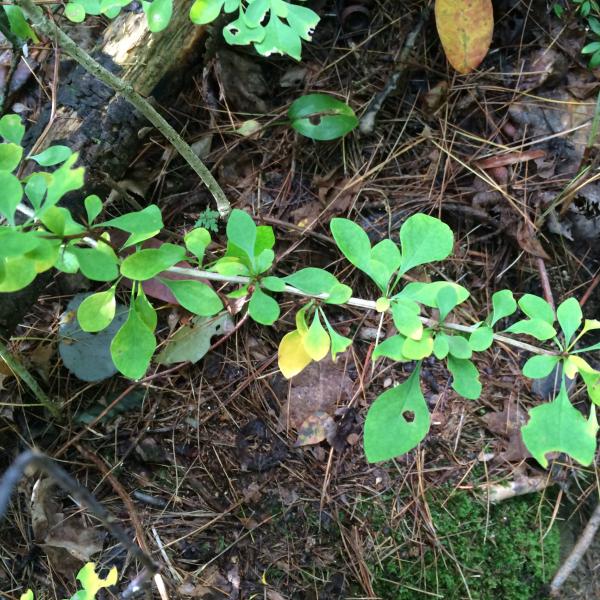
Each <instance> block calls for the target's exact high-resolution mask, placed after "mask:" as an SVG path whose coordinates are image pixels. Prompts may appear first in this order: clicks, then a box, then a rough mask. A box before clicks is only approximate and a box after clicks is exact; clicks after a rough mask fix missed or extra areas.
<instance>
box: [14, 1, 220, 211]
mask: <svg viewBox="0 0 600 600" xmlns="http://www.w3.org/2000/svg"><path fill="white" fill-rule="evenodd" d="M16 3H17V5H18V6H20V7H21V9H22V10H23V12H24V13H25V15H26V16H27V17H28V18H29V20H30V21H31V25H32V26H33V27H34V28H35V29H37V30H38V31H40V32H41V33H43V34H44V35H46V36H47V37H49V38H56V39H57V40H58V43H59V44H60V46H61V48H62V49H63V50H64V51H65V52H66V53H67V54H68V55H69V56H70V57H71V58H72V59H73V60H75V61H76V62H78V63H79V64H80V65H81V66H82V67H83V68H84V69H85V70H86V71H88V72H89V73H91V74H92V75H93V76H94V77H96V78H97V79H99V80H100V81H101V82H102V83H104V84H106V85H107V86H108V87H110V88H112V89H113V90H114V91H115V92H117V93H119V94H121V95H122V96H123V98H125V99H126V100H127V101H128V102H129V103H130V104H132V105H133V106H134V107H135V108H136V109H137V110H138V111H139V112H140V113H142V114H143V115H144V116H145V117H146V118H147V119H148V121H150V122H151V123H152V124H153V125H154V126H155V127H156V128H157V129H158V130H159V131H160V132H161V133H162V134H163V135H164V136H165V138H166V139H167V140H168V141H169V142H170V143H171V144H172V145H173V147H174V148H175V149H176V150H177V151H178V152H179V154H181V156H182V157H183V158H184V159H185V160H186V161H187V163H188V164H189V165H190V167H192V169H194V171H195V172H196V173H197V174H198V176H199V177H200V179H202V181H203V182H204V185H206V187H207V188H208V191H209V192H210V193H211V194H212V196H213V198H214V199H215V202H216V204H217V210H218V211H219V213H220V215H221V216H223V217H225V216H227V215H228V214H229V212H230V210H231V207H230V204H229V201H228V200H227V197H226V196H225V192H223V190H222V189H221V187H220V186H219V184H218V183H217V181H216V179H215V178H214V177H213V176H212V174H211V172H210V171H209V170H208V168H207V167H206V165H205V164H204V163H203V162H202V161H201V160H200V159H199V158H198V156H197V155H196V154H195V153H194V151H193V150H192V149H191V148H190V146H189V145H188V144H187V143H186V142H185V141H184V140H183V139H182V137H181V136H180V135H179V134H178V133H177V131H175V129H173V127H171V125H169V123H168V122H167V121H166V120H165V119H164V117H163V116H162V115H161V114H160V113H159V112H158V111H157V110H156V109H155V108H154V107H153V106H152V105H151V104H150V103H149V102H148V100H146V99H145V98H144V97H143V96H141V95H140V94H138V93H137V92H136V91H135V90H134V89H133V86H131V85H130V84H128V83H125V82H124V81H123V80H122V79H120V78H119V77H117V76H116V75H113V74H112V73H111V72H110V71H109V70H108V69H106V68H104V67H103V66H102V65H101V64H100V63H98V62H97V61H96V60H94V59H93V58H92V57H91V56H90V55H89V54H88V53H87V52H86V51H85V50H83V48H80V47H79V46H78V45H77V44H76V43H75V42H74V41H73V40H72V39H71V38H70V37H69V36H68V35H67V34H66V33H65V32H64V31H62V29H60V28H59V27H58V26H57V25H56V24H55V23H53V22H52V21H51V20H50V19H48V18H47V17H46V16H45V15H44V11H43V10H42V9H41V8H40V7H39V6H36V4H35V3H34V2H33V1H32V0H16Z"/></svg>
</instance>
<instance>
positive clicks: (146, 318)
mask: <svg viewBox="0 0 600 600" xmlns="http://www.w3.org/2000/svg"><path fill="white" fill-rule="evenodd" d="M133 303H134V305H135V310H136V311H137V314H138V315H139V316H140V319H141V320H142V321H143V322H144V324H145V325H146V327H147V328H148V329H149V330H150V331H152V332H154V331H155V330H156V325H157V323H158V315H157V314H156V310H155V308H154V306H152V304H150V302H149V300H148V298H147V297H146V294H145V293H144V289H143V288H142V286H141V285H139V286H138V290H137V294H136V297H135V300H134V302H133Z"/></svg>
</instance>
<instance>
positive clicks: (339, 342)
mask: <svg viewBox="0 0 600 600" xmlns="http://www.w3.org/2000/svg"><path fill="white" fill-rule="evenodd" d="M321 315H322V316H323V320H324V321H325V327H327V333H329V338H330V339H331V359H332V360H333V362H335V361H336V360H337V355H338V354H341V353H342V352H346V350H348V348H349V347H350V346H351V345H352V340H351V339H350V338H347V337H345V336H343V335H341V334H339V333H338V332H337V331H336V330H335V329H334V328H333V327H332V326H331V323H330V322H329V320H328V319H327V317H326V316H325V313H324V312H323V311H322V310H321Z"/></svg>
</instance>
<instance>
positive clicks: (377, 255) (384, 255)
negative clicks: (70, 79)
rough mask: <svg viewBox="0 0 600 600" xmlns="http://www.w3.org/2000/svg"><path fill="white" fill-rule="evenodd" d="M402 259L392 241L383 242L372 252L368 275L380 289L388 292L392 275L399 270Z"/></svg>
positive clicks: (376, 245)
mask: <svg viewBox="0 0 600 600" xmlns="http://www.w3.org/2000/svg"><path fill="white" fill-rule="evenodd" d="M401 260H402V257H401V256H400V249H399V248H398V246H397V245H396V244H394V242H392V240H388V239H385V240H381V241H380V242H379V243H377V244H375V245H374V246H373V249H372V250H371V260H370V261H369V269H368V275H369V277H371V279H373V281H375V283H377V285H378V287H379V289H381V290H382V291H386V290H387V287H388V284H389V282H390V279H391V278H392V275H393V274H394V273H395V272H396V271H397V270H398V267H399V266H400V262H401Z"/></svg>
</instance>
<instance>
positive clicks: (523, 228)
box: [516, 221, 550, 260]
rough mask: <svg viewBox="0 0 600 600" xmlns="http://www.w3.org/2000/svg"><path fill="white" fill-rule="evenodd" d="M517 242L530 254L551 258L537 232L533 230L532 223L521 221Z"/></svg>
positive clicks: (545, 258) (546, 258)
mask: <svg viewBox="0 0 600 600" xmlns="http://www.w3.org/2000/svg"><path fill="white" fill-rule="evenodd" d="M516 237H517V242H518V243H519V246H521V248H522V249H523V250H525V252H527V253H528V254H531V255H533V256H537V257H538V258H543V259H544V260H549V259H550V257H549V256H548V254H547V253H546V251H545V250H544V248H543V247H542V244H541V243H540V241H539V240H538V239H537V236H536V234H535V233H534V232H533V230H532V227H531V225H529V224H528V223H525V222H524V221H521V222H520V223H519V227H518V229H517V236H516Z"/></svg>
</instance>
